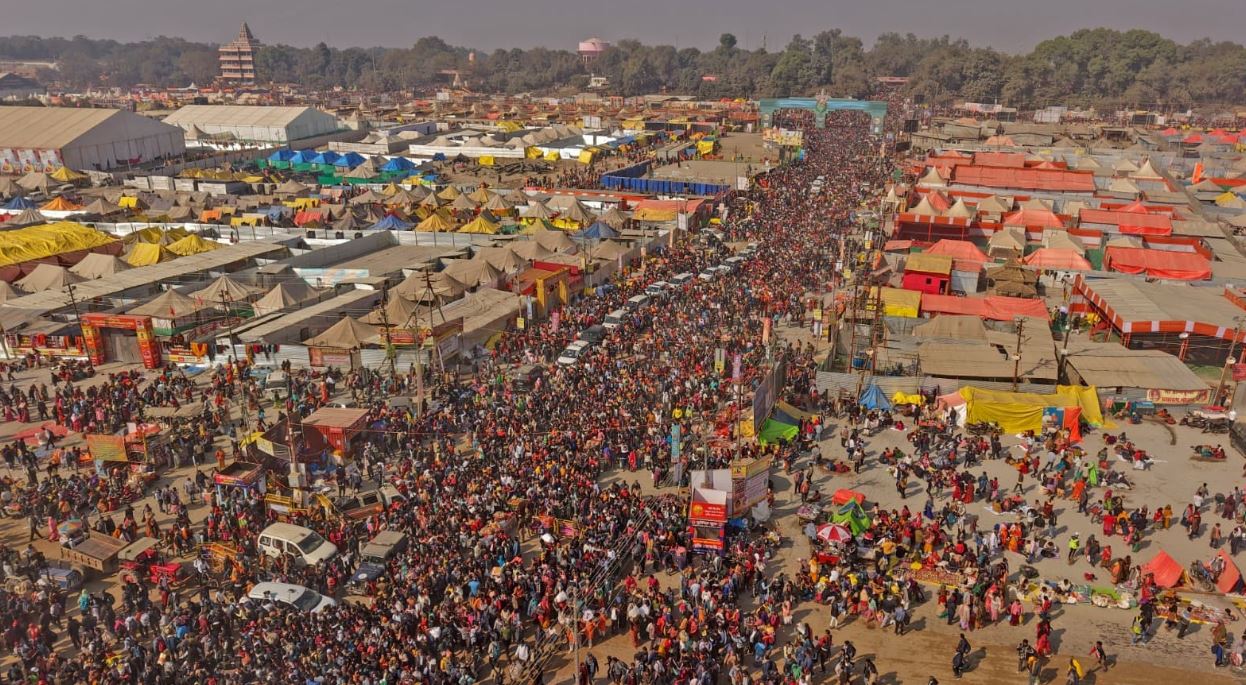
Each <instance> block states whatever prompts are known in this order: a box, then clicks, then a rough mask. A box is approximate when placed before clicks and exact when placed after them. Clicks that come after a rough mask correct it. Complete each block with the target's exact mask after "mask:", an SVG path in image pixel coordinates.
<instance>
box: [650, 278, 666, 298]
mask: <svg viewBox="0 0 1246 685" xmlns="http://www.w3.org/2000/svg"><path fill="white" fill-rule="evenodd" d="M670 287H671V284H670V283H667V282H666V281H654V282H652V283H650V284H649V285H647V286H645V294H646V295H648V296H649V297H662V296H663V295H665V294H666V290H667V289H668V288H670Z"/></svg>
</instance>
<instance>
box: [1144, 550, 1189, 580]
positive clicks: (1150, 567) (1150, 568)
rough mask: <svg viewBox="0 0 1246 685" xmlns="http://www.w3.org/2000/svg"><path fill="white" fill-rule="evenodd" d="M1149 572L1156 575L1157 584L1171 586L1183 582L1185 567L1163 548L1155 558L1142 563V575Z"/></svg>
mask: <svg viewBox="0 0 1246 685" xmlns="http://www.w3.org/2000/svg"><path fill="white" fill-rule="evenodd" d="M1148 573H1150V574H1151V575H1152V576H1154V578H1155V584H1156V585H1158V586H1160V587H1162V588H1170V587H1176V586H1178V585H1180V584H1181V579H1182V578H1183V577H1184V576H1185V569H1183V568H1181V564H1178V563H1177V560H1176V559H1173V558H1172V557H1170V556H1168V552H1165V551H1164V550H1162V549H1161V550H1160V551H1159V554H1156V555H1155V558H1154V559H1152V560H1150V561H1148V562H1147V563H1145V564H1143V565H1142V575H1144V576H1145V575H1146V574H1148Z"/></svg>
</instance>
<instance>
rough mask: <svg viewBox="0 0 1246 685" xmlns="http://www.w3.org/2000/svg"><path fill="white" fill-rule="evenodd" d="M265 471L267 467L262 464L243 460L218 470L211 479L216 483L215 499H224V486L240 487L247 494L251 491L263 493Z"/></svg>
mask: <svg viewBox="0 0 1246 685" xmlns="http://www.w3.org/2000/svg"><path fill="white" fill-rule="evenodd" d="M267 471H268V468H267V467H266V466H264V465H263V464H251V463H248V462H245V461H236V462H234V463H232V464H230V465H229V466H227V467H225V468H224V469H223V470H221V471H218V472H217V474H216V475H215V476H214V477H213V479H212V482H213V483H214V484H215V485H216V497H217V499H218V500H222V499H225V497H226V492H227V490H226V488H241V489H242V490H243V492H244V493H245V494H248V495H250V494H251V493H252V492H258V493H259V494H261V495H262V494H264V485H265V483H264V481H265V479H264V474H265V473H267Z"/></svg>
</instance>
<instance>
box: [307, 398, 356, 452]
mask: <svg viewBox="0 0 1246 685" xmlns="http://www.w3.org/2000/svg"><path fill="white" fill-rule="evenodd" d="M367 419H368V410H367V409H345V408H340V407H321V408H320V409H317V410H316V411H315V412H313V413H312V414H311V415H310V416H308V417H307V418H305V419H303V440H304V442H305V443H306V444H308V445H314V444H316V443H318V442H319V443H324V444H326V445H327V446H328V448H329V449H330V450H331V451H333V452H336V453H340V454H342V455H344V456H349V455H350V452H351V448H352V447H353V446H354V442H355V439H356V438H358V437H359V435H360V434H361V433H362V432H363V429H364V427H365V425H366V423H367Z"/></svg>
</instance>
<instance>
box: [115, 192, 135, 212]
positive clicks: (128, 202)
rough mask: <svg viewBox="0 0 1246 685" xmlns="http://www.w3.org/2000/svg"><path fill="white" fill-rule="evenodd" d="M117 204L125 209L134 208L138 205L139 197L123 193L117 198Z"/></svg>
mask: <svg viewBox="0 0 1246 685" xmlns="http://www.w3.org/2000/svg"><path fill="white" fill-rule="evenodd" d="M117 206H118V207H124V208H125V209H134V208H135V207H138V198H137V197H135V196H133V195H122V196H121V197H119V198H117Z"/></svg>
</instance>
